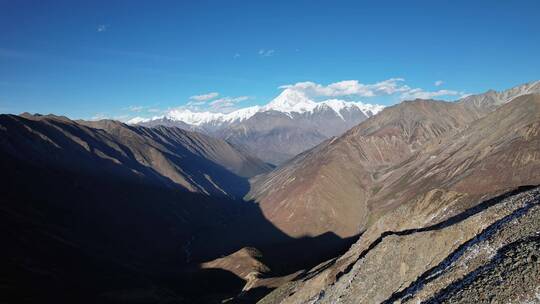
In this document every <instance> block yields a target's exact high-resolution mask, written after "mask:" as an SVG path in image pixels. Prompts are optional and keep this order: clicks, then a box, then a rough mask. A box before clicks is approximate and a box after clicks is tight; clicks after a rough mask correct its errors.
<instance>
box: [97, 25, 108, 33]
mask: <svg viewBox="0 0 540 304" xmlns="http://www.w3.org/2000/svg"><path fill="white" fill-rule="evenodd" d="M108 29H109V26H108V25H106V24H100V25H98V26H97V28H96V31H98V32H105V31H107V30H108Z"/></svg>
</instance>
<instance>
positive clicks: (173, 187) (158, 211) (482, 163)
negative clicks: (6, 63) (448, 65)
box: [0, 81, 540, 303]
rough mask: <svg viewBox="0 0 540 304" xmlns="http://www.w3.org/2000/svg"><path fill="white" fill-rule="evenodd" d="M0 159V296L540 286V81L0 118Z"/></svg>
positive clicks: (493, 290) (202, 298) (110, 299)
mask: <svg viewBox="0 0 540 304" xmlns="http://www.w3.org/2000/svg"><path fill="white" fill-rule="evenodd" d="M269 163H270V164H269ZM274 165H277V167H274ZM0 169H1V170H2V174H3V181H2V190H1V191H2V193H1V195H0V211H1V212H0V222H1V223H2V228H3V229H2V232H0V239H1V241H2V243H3V244H4V250H2V251H0V260H1V265H0V268H1V269H3V273H4V278H2V279H1V281H0V282H1V286H2V287H1V288H2V293H1V295H0V301H1V302H38V301H39V302H41V303H53V302H54V303H58V302H78V303H95V302H104V303H224V302H229V303H255V302H260V303H394V302H402V303H405V302H410V303H413V302H414V303H418V302H422V303H468V302H469V303H470V302H471V300H472V301H474V302H486V303H490V302H496V301H498V302H499V303H507V302H510V301H514V300H516V299H517V300H519V301H521V302H527V301H529V302H530V301H534V300H535V297H537V287H538V286H540V281H538V278H539V277H540V262H539V261H540V259H539V255H538V251H539V249H540V238H539V237H538V231H540V192H539V191H540V190H539V189H540V188H539V187H538V185H540V173H539V172H540V81H536V82H531V83H527V84H524V85H520V86H517V87H514V88H511V89H509V90H506V91H502V92H495V91H488V92H486V93H484V94H478V95H471V96H467V97H465V98H462V99H460V100H458V101H454V102H446V101H438V100H422V99H417V100H411V101H404V102H401V103H399V104H396V105H393V106H389V107H385V108H384V109H383V108H382V107H378V106H367V105H364V104H361V103H354V102H346V101H342V100H327V101H321V102H315V101H313V100H311V99H310V98H309V97H308V96H306V95H303V94H301V93H298V92H296V91H293V90H287V89H285V90H284V91H283V92H282V94H281V95H280V96H278V97H277V98H276V99H275V100H273V101H272V102H271V103H269V104H268V105H266V106H263V107H260V108H249V109H243V110H239V111H238V112H232V113H229V114H215V113H202V114H201V113H195V112H191V111H187V110H182V111H178V112H171V113H170V114H169V116H167V117H163V118H158V119H155V120H150V121H138V124H124V123H121V122H117V121H112V120H102V121H74V120H70V119H68V118H66V117H61V116H54V115H45V116H42V115H31V114H27V113H25V114H21V115H0Z"/></svg>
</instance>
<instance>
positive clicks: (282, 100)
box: [262, 89, 384, 118]
mask: <svg viewBox="0 0 540 304" xmlns="http://www.w3.org/2000/svg"><path fill="white" fill-rule="evenodd" d="M325 108H329V109H332V110H333V111H334V112H336V114H337V115H338V116H339V117H341V118H343V116H342V111H344V110H345V111H347V110H351V109H353V108H357V109H358V110H360V111H361V112H362V113H364V115H366V116H368V117H370V116H373V115H375V114H377V113H378V112H380V111H381V110H382V109H383V108H384V106H382V105H372V104H365V103H362V102H354V101H345V100H341V99H328V100H324V101H320V102H316V101H314V100H312V99H310V98H309V97H307V96H306V94H305V93H303V92H299V91H296V90H293V89H285V90H284V91H283V92H282V93H281V94H279V96H278V97H276V98H275V99H274V100H272V101H271V102H270V103H269V104H267V105H266V106H264V107H263V108H262V111H270V110H273V111H278V112H283V113H288V114H290V113H300V114H302V113H306V112H313V111H316V110H319V111H320V110H324V109H325Z"/></svg>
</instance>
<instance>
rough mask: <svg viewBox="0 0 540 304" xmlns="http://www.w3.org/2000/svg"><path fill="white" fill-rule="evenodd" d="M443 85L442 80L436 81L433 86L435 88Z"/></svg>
mask: <svg viewBox="0 0 540 304" xmlns="http://www.w3.org/2000/svg"><path fill="white" fill-rule="evenodd" d="M443 83H444V81H442V80H437V81H435V86H436V87H438V86H441V85H443Z"/></svg>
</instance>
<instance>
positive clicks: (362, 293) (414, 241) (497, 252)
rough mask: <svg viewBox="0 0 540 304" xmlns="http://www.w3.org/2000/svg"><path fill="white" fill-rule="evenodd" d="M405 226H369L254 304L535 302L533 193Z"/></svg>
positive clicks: (537, 194)
mask: <svg viewBox="0 0 540 304" xmlns="http://www.w3.org/2000/svg"><path fill="white" fill-rule="evenodd" d="M418 204H421V202H420V201H417V202H415V203H411V204H409V205H408V207H407V208H409V209H414V208H417V207H418ZM394 215H396V214H395V213H393V214H388V215H387V216H385V218H382V219H381V221H382V222H383V223H384V221H386V220H390V219H392V218H393V216H394ZM405 222H406V221H405ZM405 222H403V223H402V224H400V225H396V226H394V227H393V228H397V229H396V230H385V231H383V232H382V233H381V228H380V227H381V225H383V223H380V224H381V225H374V226H373V228H371V229H368V230H367V231H366V232H365V233H364V234H363V236H362V238H361V239H360V240H359V241H358V242H357V243H356V244H355V245H354V246H353V247H351V249H350V250H349V251H348V252H347V253H346V254H345V255H343V256H342V257H340V258H339V259H337V260H335V261H331V263H330V265H329V266H325V267H323V268H322V269H314V270H312V271H311V272H308V273H307V274H306V275H305V276H304V277H303V278H301V279H298V280H296V281H293V282H291V283H289V284H287V285H284V286H282V287H280V288H278V289H277V290H275V291H274V292H272V293H271V294H269V295H268V296H267V297H266V298H264V299H263V300H262V301H261V303H395V302H399V303H421V302H422V303H424V302H425V303H443V302H444V303H470V301H471V299H477V300H478V301H479V302H480V303H509V301H510V300H512V301H516V300H517V301H518V302H520V303H522V302H523V303H524V302H527V301H531V300H535V299H536V296H537V293H538V288H539V286H540V280H539V279H538V278H539V277H538V269H539V268H540V264H539V262H538V251H537V250H538V247H539V246H540V243H539V241H540V238H539V236H538V231H540V188H534V189H532V190H528V191H523V190H519V191H516V192H512V193H508V194H506V195H503V196H500V197H497V198H493V199H491V200H488V201H484V202H482V203H480V204H478V205H477V206H476V207H474V208H471V209H468V210H466V211H464V212H462V213H459V214H456V215H454V216H451V217H449V218H447V219H445V220H442V221H438V222H436V223H434V224H430V225H425V226H422V225H420V226H417V227H416V228H410V227H411V226H414V225H411V224H412V222H415V220H413V221H412V222H411V223H405ZM416 223H417V224H418V222H416ZM398 226H399V227H398ZM400 228H401V229H400ZM493 283H496V285H497V286H493V285H491V284H493Z"/></svg>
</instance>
